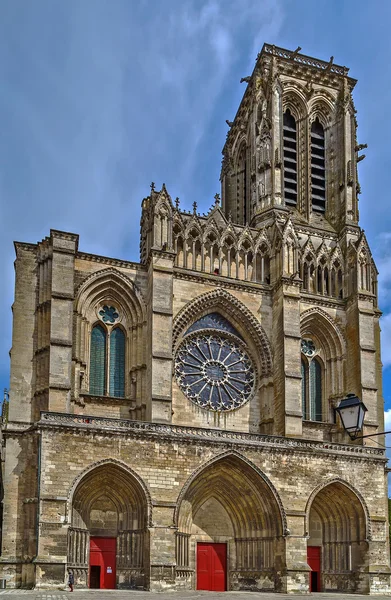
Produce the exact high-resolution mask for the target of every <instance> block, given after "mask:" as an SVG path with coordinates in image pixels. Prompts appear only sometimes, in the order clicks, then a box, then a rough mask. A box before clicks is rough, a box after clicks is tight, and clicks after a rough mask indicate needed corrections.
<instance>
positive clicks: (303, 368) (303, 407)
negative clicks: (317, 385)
mask: <svg viewBox="0 0 391 600" xmlns="http://www.w3.org/2000/svg"><path fill="white" fill-rule="evenodd" d="M307 370H308V369H307V365H306V363H305V362H304V360H302V361H301V410H302V411H303V419H307V418H308V417H307Z"/></svg>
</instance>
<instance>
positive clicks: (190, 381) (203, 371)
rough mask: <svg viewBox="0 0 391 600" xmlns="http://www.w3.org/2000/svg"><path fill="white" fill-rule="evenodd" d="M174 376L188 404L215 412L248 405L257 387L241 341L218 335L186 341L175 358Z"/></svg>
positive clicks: (249, 360)
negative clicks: (189, 401)
mask: <svg viewBox="0 0 391 600" xmlns="http://www.w3.org/2000/svg"><path fill="white" fill-rule="evenodd" d="M175 375H176V378H177V381H178V385H179V387H180V388H181V390H182V391H183V393H184V394H185V396H186V397H187V398H188V399H189V400H191V401H192V402H194V403H195V404H197V405H198V406H200V407H201V408H207V409H209V410H214V411H226V410H234V409H235V408H239V407H240V406H242V405H243V404H245V403H246V402H247V400H248V399H249V398H250V396H251V394H252V392H253V389H254V383H255V375H254V367H253V364H252V362H251V359H250V357H249V356H248V354H247V352H246V351H245V350H244V349H243V348H242V347H241V345H240V343H239V340H238V341H236V340H234V339H231V338H226V337H223V336H221V335H219V334H217V333H213V334H210V333H204V334H198V335H194V336H192V337H189V338H186V339H185V340H184V341H183V342H182V344H181V346H180V348H179V350H178V353H177V355H176V359H175Z"/></svg>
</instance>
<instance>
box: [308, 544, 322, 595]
mask: <svg viewBox="0 0 391 600" xmlns="http://www.w3.org/2000/svg"><path fill="white" fill-rule="evenodd" d="M307 563H308V566H309V567H310V568H311V572H310V592H320V546H307Z"/></svg>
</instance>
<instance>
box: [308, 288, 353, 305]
mask: <svg viewBox="0 0 391 600" xmlns="http://www.w3.org/2000/svg"><path fill="white" fill-rule="evenodd" d="M300 301H301V302H302V303H303V304H316V305H317V306H327V307H329V308H341V309H345V307H346V302H345V300H339V299H338V298H330V297H327V296H318V295H315V294H310V293H309V292H305V291H304V290H301V298H300Z"/></svg>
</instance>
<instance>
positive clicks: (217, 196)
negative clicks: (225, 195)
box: [214, 194, 220, 206]
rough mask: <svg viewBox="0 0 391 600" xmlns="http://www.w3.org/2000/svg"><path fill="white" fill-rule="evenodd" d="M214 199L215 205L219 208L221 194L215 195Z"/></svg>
mask: <svg viewBox="0 0 391 600" xmlns="http://www.w3.org/2000/svg"><path fill="white" fill-rule="evenodd" d="M214 199H215V205H216V206H219V204H220V194H215V195H214Z"/></svg>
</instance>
